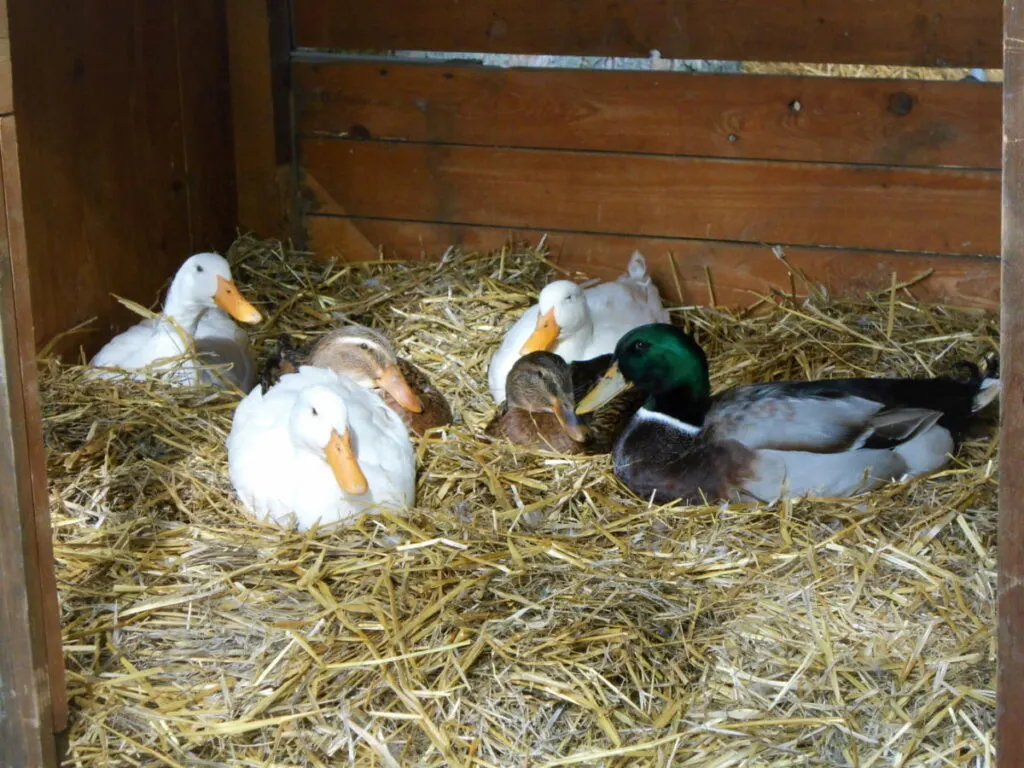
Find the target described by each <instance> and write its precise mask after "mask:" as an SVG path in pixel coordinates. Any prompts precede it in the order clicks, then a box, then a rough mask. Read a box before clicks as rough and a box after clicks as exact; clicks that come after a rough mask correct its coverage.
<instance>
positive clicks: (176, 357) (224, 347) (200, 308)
mask: <svg viewBox="0 0 1024 768" xmlns="http://www.w3.org/2000/svg"><path fill="white" fill-rule="evenodd" d="M262 319H263V316H262V315H261V314H260V311H259V310H258V309H256V307H254V306H253V305H252V304H251V303H250V302H249V301H248V299H246V298H245V296H243V295H242V293H241V291H240V290H239V289H238V286H237V285H236V284H235V281H234V280H233V279H232V277H231V267H230V266H229V265H228V262H227V259H225V258H224V257H223V256H221V255H220V254H217V253H197V254H194V255H192V256H190V257H189V258H188V259H186V260H185V262H184V263H183V264H182V265H181V267H180V268H179V269H178V271H177V273H175V275H174V279H173V280H172V281H171V285H170V288H169V289H168V291H167V297H166V299H165V301H164V305H163V311H162V313H161V314H160V316H158V317H153V318H148V319H146V320H143V321H142V322H140V323H137V324H136V325H133V326H132V327H131V328H129V329H128V330H126V331H124V332H122V333H119V334H118V335H116V336H114V338H112V339H111V340H110V341H108V342H107V343H106V344H105V345H104V346H103V347H102V348H101V349H100V351H99V352H97V353H96V354H95V355H94V356H93V357H92V359H91V360H90V361H89V366H90V367H91V368H92V369H93V374H94V375H95V376H97V377H99V378H107V379H114V378H122V377H124V378H131V379H135V380H142V379H143V378H144V377H143V375H142V374H141V373H139V372H138V371H140V370H141V369H144V368H147V367H151V369H152V370H155V371H168V370H169V369H173V371H172V372H171V375H170V376H168V380H169V381H171V382H172V383H174V384H178V385H193V384H197V383H201V384H214V385H217V386H230V385H233V386H236V387H238V388H239V389H240V390H242V391H243V392H248V391H249V390H250V389H251V388H252V387H253V386H254V384H255V378H256V362H255V358H254V356H253V352H252V347H251V345H250V343H249V336H248V334H247V333H246V332H245V330H244V329H242V328H241V327H239V326H238V325H236V324H235V320H237V321H238V322H240V323H246V324H250V325H251V324H255V323H258V322H260V321H261V320H262ZM179 329H180V330H179ZM183 333H184V337H183ZM190 347H191V349H190ZM193 353H194V358H193V359H191V360H187V361H185V362H181V360H180V358H181V357H182V356H183V355H189V354H193ZM199 363H201V365H200V364H199ZM211 366H218V367H221V366H223V372H222V374H221V375H220V376H219V375H218V373H219V371H214V370H211ZM133 372H134V373H133Z"/></svg>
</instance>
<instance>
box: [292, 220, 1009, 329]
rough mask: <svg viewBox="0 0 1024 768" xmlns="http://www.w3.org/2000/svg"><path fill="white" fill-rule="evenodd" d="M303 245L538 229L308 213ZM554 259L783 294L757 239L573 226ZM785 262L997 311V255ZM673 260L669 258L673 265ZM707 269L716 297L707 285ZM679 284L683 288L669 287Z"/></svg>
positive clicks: (688, 296)
mask: <svg viewBox="0 0 1024 768" xmlns="http://www.w3.org/2000/svg"><path fill="white" fill-rule="evenodd" d="M307 228H308V233H309V243H308V245H309V247H310V249H311V250H312V251H313V252H314V253H316V254H317V256H318V257H320V258H323V259H329V258H344V259H348V260H350V261H371V260H375V259H377V258H379V256H380V255H383V256H384V257H385V258H401V259H417V258H435V257H437V256H439V255H440V254H441V253H443V252H444V250H445V249H446V248H448V247H449V246H451V245H460V246H462V247H464V248H468V249H472V250H490V249H494V248H500V247H501V246H503V245H504V244H506V243H507V242H509V241H510V240H511V241H515V242H519V243H524V242H525V243H529V244H536V243H537V242H539V240H540V238H541V237H542V236H545V233H541V232H537V231H536V230H508V229H503V228H500V227H460V226H455V225H448V224H424V223H420V222H409V221H381V220H374V219H350V218H342V217H336V216H310V217H309V218H308V219H307ZM546 243H547V245H548V247H549V248H550V249H551V254H552V258H553V261H555V263H557V264H559V265H560V266H562V267H563V268H566V269H570V270H580V271H582V272H584V273H585V274H588V275H591V276H593V277H600V278H603V279H606V280H611V279H614V278H616V277H618V276H619V275H620V274H621V273H622V270H623V268H624V266H625V264H626V260H627V259H628V258H629V254H631V253H632V252H633V250H634V249H636V250H639V251H640V252H641V253H643V254H644V255H645V256H647V260H648V265H649V266H650V268H651V271H652V273H653V275H654V278H655V281H656V282H657V283H658V286H659V288H660V289H661V290H662V291H663V292H664V294H665V296H666V297H667V298H668V299H669V300H670V301H673V302H677V303H682V304H709V303H713V302H714V303H718V304H723V305H727V306H738V307H743V306H748V305H750V304H751V303H752V302H753V301H755V300H756V298H755V294H757V295H764V294H765V293H767V292H768V291H769V290H770V289H772V288H775V289H778V290H780V291H783V292H786V293H789V292H790V290H791V285H792V284H791V282H790V278H789V273H788V270H787V269H786V267H785V265H784V264H783V263H782V262H780V261H779V260H778V259H777V258H776V257H775V256H774V255H773V254H772V252H771V249H770V248H768V247H766V246H761V245H751V244H744V243H723V242H714V241H697V240H668V239H658V238H645V237H636V236H618V235H595V234H590V233H581V232H552V233H548V234H546ZM785 256H786V260H787V261H788V262H789V263H790V264H792V265H793V266H794V267H796V268H798V269H801V270H803V271H804V272H805V273H806V274H807V275H809V276H810V277H811V278H812V279H814V280H818V281H820V282H821V283H823V284H825V285H827V286H828V287H829V289H830V290H831V291H832V292H833V293H834V294H860V293H863V292H864V291H872V290H884V289H886V288H888V287H889V286H890V285H891V284H892V273H893V272H895V273H896V275H897V280H898V281H900V282H904V281H911V280H914V279H915V278H918V277H920V276H922V275H926V274H928V273H929V271H931V274H930V276H928V277H927V279H925V280H922V281H921V282H919V283H916V284H915V285H914V286H913V287H912V288H911V290H912V292H913V294H914V295H915V296H916V297H918V298H919V299H921V300H923V301H930V302H939V303H945V304H955V305H960V306H971V307H981V308H985V309H990V310H992V309H996V308H998V306H999V280H998V277H999V260H998V259H996V258H975V257H970V256H932V255H927V254H911V253H885V252H873V251H844V250H838V249H831V248H787V249H786V251H785ZM673 261H674V266H673ZM708 270H710V273H711V285H712V286H713V293H714V298H713V299H712V296H711V295H710V294H711V291H709V287H708V278H707V274H708V273H707V271H708ZM677 285H678V288H680V289H681V290H677Z"/></svg>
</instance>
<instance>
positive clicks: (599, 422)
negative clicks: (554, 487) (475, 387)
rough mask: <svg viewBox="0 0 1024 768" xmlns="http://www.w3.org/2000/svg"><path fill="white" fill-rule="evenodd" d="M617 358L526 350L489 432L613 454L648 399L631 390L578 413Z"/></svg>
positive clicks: (543, 445)
mask: <svg viewBox="0 0 1024 768" xmlns="http://www.w3.org/2000/svg"><path fill="white" fill-rule="evenodd" d="M611 362H612V356H611V355H602V356H600V357H596V358H593V359H592V360H581V361H576V362H573V363H567V362H565V360H563V359H562V358H561V357H559V356H558V355H556V354H553V353H551V352H531V353H529V354H527V355H524V356H523V357H521V358H519V360H517V361H516V362H515V364H514V365H513V366H512V369H511V370H510V371H509V373H508V376H507V378H506V381H505V394H506V398H507V399H506V400H505V402H503V403H502V404H501V405H500V406H499V407H498V411H497V413H496V414H495V416H494V418H493V419H491V421H490V423H489V424H488V425H487V427H486V428H485V429H484V434H486V435H488V436H490V437H495V438H504V439H506V440H508V441H509V442H511V443H514V444H516V445H521V446H524V447H527V448H533V449H538V450H548V451H554V452H556V453H564V454H569V455H574V454H597V453H607V452H608V451H610V450H611V447H612V443H613V442H614V441H615V438H616V437H618V435H619V433H620V432H621V431H622V430H623V428H624V427H625V426H626V424H627V423H628V422H629V419H630V418H631V417H632V416H633V414H634V413H635V412H636V410H637V409H638V408H639V407H640V404H641V403H642V402H643V398H642V397H640V396H639V395H638V394H637V393H635V392H626V393H624V394H623V395H622V396H621V397H617V398H615V399H613V400H611V401H610V402H608V403H607V404H605V405H604V406H603V407H601V408H600V409H598V410H596V411H594V412H593V413H588V414H587V415H586V416H583V417H577V416H576V413H575V407H576V400H577V398H579V397H582V396H583V395H584V394H585V393H586V392H587V391H588V390H589V389H590V388H591V387H592V386H593V385H594V384H595V383H596V382H597V380H598V378H599V377H600V375H601V374H602V373H603V372H604V371H605V370H606V369H607V368H608V366H609V365H611Z"/></svg>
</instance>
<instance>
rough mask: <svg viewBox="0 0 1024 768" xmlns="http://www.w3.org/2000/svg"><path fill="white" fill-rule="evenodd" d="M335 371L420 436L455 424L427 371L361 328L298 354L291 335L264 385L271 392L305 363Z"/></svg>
mask: <svg viewBox="0 0 1024 768" xmlns="http://www.w3.org/2000/svg"><path fill="white" fill-rule="evenodd" d="M303 361H305V364H306V365H311V366H315V367H319V368H330V369H331V370H333V371H336V372H337V373H341V374H344V375H345V376H348V377H349V378H350V379H352V380H353V381H355V382H356V383H357V384H360V385H361V386H363V387H367V388H369V389H373V390H374V391H376V392H377V394H378V395H380V397H381V398H382V399H383V400H384V402H385V403H386V404H387V406H388V407H389V408H391V409H392V410H393V411H394V412H395V413H397V414H398V416H399V417H400V418H401V419H402V421H403V422H404V423H405V425H406V427H408V428H409V430H410V431H411V432H412V433H413V434H414V435H415V436H416V437H423V436H424V435H425V434H426V433H427V432H428V431H430V430H432V429H436V428H438V427H445V426H448V425H449V424H451V423H452V420H453V416H452V409H451V406H450V405H449V404H448V400H447V399H446V398H445V396H444V394H442V392H441V391H440V390H439V389H438V388H437V387H435V386H434V385H433V383H432V382H431V381H430V377H428V376H427V374H425V373H424V372H423V371H421V370H420V369H419V368H417V367H416V366H415V365H413V364H412V363H410V362H409V361H408V360H406V359H404V358H401V357H399V356H398V355H397V354H396V353H395V350H394V347H392V346H391V343H390V342H389V341H388V339H387V337H386V336H385V335H384V334H383V333H381V332H380V331H378V330H375V329H373V328H367V327H366V326H362V325H346V326H343V327H341V328H338V329H335V330H333V331H331V332H329V333H326V334H324V335H323V336H321V337H320V339H318V340H317V341H316V343H315V344H313V345H312V346H311V347H309V348H303V349H298V348H296V346H295V344H294V342H292V340H291V338H290V337H289V336H287V335H282V336H281V337H280V338H279V339H278V345H277V351H276V352H275V353H274V354H272V355H270V356H269V357H268V358H267V360H266V362H265V363H264V365H263V369H262V371H261V375H260V385H261V387H262V388H263V391H264V392H266V391H267V389H269V388H270V387H271V386H273V384H274V382H275V381H277V380H278V379H279V378H280V377H281V376H284V375H286V374H288V373H289V372H293V371H294V370H296V369H297V368H298V366H299V365H301V364H302V362H303Z"/></svg>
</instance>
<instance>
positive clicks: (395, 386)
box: [375, 365, 423, 413]
mask: <svg viewBox="0 0 1024 768" xmlns="http://www.w3.org/2000/svg"><path fill="white" fill-rule="evenodd" d="M375 383H376V384H377V386H378V387H380V388H381V389H383V390H384V391H385V392H387V393H388V394H389V395H391V396H392V397H393V398H395V400H396V401H397V402H398V404H399V405H400V406H402V407H403V408H405V410H407V411H412V412H413V413H423V403H421V402H420V399H419V397H418V396H417V395H416V393H415V392H413V391H412V387H410V386H409V382H408V381H406V380H405V376H403V375H402V372H401V371H400V370H398V366H397V365H389V366H388V367H386V368H385V369H384V370H383V371H381V373H380V376H378V377H377V380H376V382H375Z"/></svg>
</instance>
